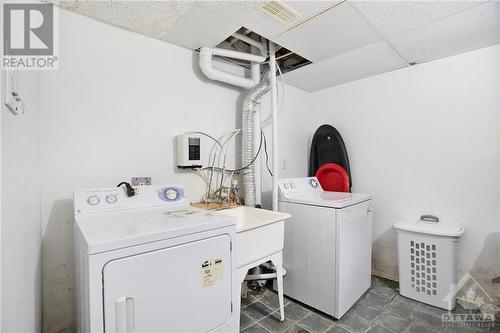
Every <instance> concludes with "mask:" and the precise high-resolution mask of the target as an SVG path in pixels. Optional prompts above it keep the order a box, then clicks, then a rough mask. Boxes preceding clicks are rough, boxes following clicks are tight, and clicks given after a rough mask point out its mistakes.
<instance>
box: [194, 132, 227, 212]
mask: <svg viewBox="0 0 500 333" xmlns="http://www.w3.org/2000/svg"><path fill="white" fill-rule="evenodd" d="M192 133H194V134H201V135H204V136H206V137H208V138H210V139H212V140H214V141H215V142H216V143H217V144H218V145H219V146H220V147H221V148H222V145H221V144H220V142H219V140H217V139H216V138H214V137H213V136H211V135H210V134H207V133H205V132H200V131H197V132H192ZM215 156H216V155H214V160H213V162H212V165H214V164H215ZM213 175H214V170H213V169H212V170H211V171H210V178H209V179H210V180H209V182H208V187H207V192H206V198H205V203H207V202H208V197H209V196H210V189H211V188H212V179H213Z"/></svg>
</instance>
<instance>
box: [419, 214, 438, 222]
mask: <svg viewBox="0 0 500 333" xmlns="http://www.w3.org/2000/svg"><path fill="white" fill-rule="evenodd" d="M420 221H425V222H433V223H438V222H439V217H437V216H436V215H428V214H427V215H422V216H420Z"/></svg>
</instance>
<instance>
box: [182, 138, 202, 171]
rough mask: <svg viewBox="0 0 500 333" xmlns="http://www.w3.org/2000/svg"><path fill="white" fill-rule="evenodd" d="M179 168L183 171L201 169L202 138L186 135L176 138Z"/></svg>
mask: <svg viewBox="0 0 500 333" xmlns="http://www.w3.org/2000/svg"><path fill="white" fill-rule="evenodd" d="M176 144H177V167H179V168H182V169H193V168H201V166H202V164H201V136H200V135H197V134H191V133H185V134H181V135H178V136H177V137H176Z"/></svg>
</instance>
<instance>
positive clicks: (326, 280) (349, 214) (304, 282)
mask: <svg viewBox="0 0 500 333" xmlns="http://www.w3.org/2000/svg"><path fill="white" fill-rule="evenodd" d="M279 188H280V202H279V211H280V212H284V213H289V214H291V215H292V217H291V218H290V219H289V220H288V221H287V223H285V245H284V250H283V266H284V267H286V269H287V275H286V276H285V278H284V293H285V295H288V296H289V297H291V298H294V299H296V300H298V301H301V302H303V303H305V304H307V305H309V306H311V307H313V308H316V309H318V310H320V311H322V312H324V313H327V314H329V315H331V316H333V317H335V318H341V317H342V316H343V315H344V314H345V313H346V312H347V311H348V310H349V309H350V308H351V307H352V305H353V304H354V303H355V302H356V301H357V300H358V299H359V298H360V296H361V295H363V293H364V292H365V291H366V290H367V289H368V288H369V287H370V284H371V252H372V201H371V195H369V194H359V193H340V192H326V191H323V189H322V188H321V185H320V184H319V182H318V180H317V179H316V178H315V177H307V178H294V179H281V180H280V181H279Z"/></svg>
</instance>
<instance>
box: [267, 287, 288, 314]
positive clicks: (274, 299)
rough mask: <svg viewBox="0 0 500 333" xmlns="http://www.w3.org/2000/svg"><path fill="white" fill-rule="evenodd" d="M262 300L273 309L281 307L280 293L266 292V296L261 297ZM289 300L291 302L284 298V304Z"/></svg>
mask: <svg viewBox="0 0 500 333" xmlns="http://www.w3.org/2000/svg"><path fill="white" fill-rule="evenodd" d="M260 301H261V302H262V303H264V304H265V305H267V306H268V307H270V308H271V309H273V310H276V309H279V307H280V302H279V298H278V294H277V293H275V292H273V291H268V292H266V293H265V294H264V296H263V297H262V298H261V299H260ZM288 302H289V300H288V299H283V304H286V303H288Z"/></svg>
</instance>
